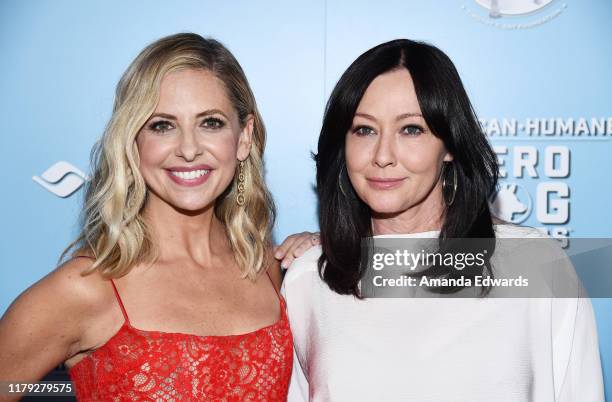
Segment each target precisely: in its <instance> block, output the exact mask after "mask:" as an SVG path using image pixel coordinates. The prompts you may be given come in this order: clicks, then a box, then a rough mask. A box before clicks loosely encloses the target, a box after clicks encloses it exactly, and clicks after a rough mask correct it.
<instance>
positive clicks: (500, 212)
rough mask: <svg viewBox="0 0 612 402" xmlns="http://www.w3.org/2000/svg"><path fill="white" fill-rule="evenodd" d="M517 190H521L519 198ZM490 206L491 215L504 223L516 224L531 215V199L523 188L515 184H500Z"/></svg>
mask: <svg viewBox="0 0 612 402" xmlns="http://www.w3.org/2000/svg"><path fill="white" fill-rule="evenodd" d="M518 190H521V191H520V196H519V194H517V193H519V191H518ZM490 205H491V213H492V214H493V215H495V216H497V217H498V218H500V219H503V220H504V221H506V222H512V223H516V224H518V223H521V222H524V221H525V220H526V219H527V218H528V217H529V214H531V197H530V196H529V193H528V192H527V190H525V189H524V188H523V186H520V185H518V184H516V183H505V184H502V185H501V187H500V189H499V191H498V192H497V193H496V194H495V195H494V196H493V197H492V200H491V203H490Z"/></svg>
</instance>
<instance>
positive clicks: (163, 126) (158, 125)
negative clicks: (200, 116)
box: [148, 117, 225, 134]
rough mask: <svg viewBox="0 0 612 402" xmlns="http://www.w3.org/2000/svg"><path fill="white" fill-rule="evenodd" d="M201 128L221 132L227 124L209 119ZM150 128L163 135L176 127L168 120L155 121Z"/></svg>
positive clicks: (204, 121)
mask: <svg viewBox="0 0 612 402" xmlns="http://www.w3.org/2000/svg"><path fill="white" fill-rule="evenodd" d="M210 123H212V124H210ZM201 126H203V127H204V128H207V129H211V130H220V129H222V128H223V127H225V122H224V121H223V120H221V119H219V118H216V117H207V118H205V119H204V120H203V121H202V124H201ZM148 128H149V130H151V131H153V132H156V133H162V134H163V133H165V132H167V131H170V130H171V129H173V128H174V126H173V125H172V123H170V122H169V121H168V120H158V121H154V122H153V123H151V124H149V126H148Z"/></svg>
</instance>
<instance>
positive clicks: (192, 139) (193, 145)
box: [177, 129, 202, 161]
mask: <svg viewBox="0 0 612 402" xmlns="http://www.w3.org/2000/svg"><path fill="white" fill-rule="evenodd" d="M196 135H197V134H196V133H195V132H194V130H189V129H186V130H183V131H182V132H181V135H180V140H179V141H180V142H179V144H178V146H177V156H180V157H182V158H183V159H185V160H186V161H192V160H194V159H195V158H196V157H197V156H199V155H201V154H202V147H201V144H200V143H199V141H198V139H197V137H196Z"/></svg>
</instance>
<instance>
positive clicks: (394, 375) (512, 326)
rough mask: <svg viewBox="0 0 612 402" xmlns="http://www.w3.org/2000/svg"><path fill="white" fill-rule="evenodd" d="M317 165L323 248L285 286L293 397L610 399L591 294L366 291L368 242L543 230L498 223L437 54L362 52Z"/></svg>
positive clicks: (486, 156)
mask: <svg viewBox="0 0 612 402" xmlns="http://www.w3.org/2000/svg"><path fill="white" fill-rule="evenodd" d="M315 159H316V164H317V192H318V196H319V202H320V222H319V223H320V228H321V247H314V248H312V249H310V250H309V251H307V252H306V253H305V254H304V255H303V256H301V257H300V258H298V259H297V260H296V261H295V262H294V263H293V265H292V266H291V268H290V269H289V272H288V274H287V275H286V277H285V281H284V283H283V291H284V294H285V295H286V298H287V302H288V311H289V317H290V322H291V327H292V331H293V333H294V346H295V352H296V357H297V358H296V359H294V370H293V378H292V383H291V386H290V391H289V401H300V400H311V401H374V400H376V401H408V400H409V401H436V402H440V401H470V402H475V401H476V402H479V401H482V402H485V401H486V402H489V401H513V402H516V401H576V402H577V401H580V402H584V401H603V390H602V377H601V366H600V361H599V353H598V340H597V332H596V327H595V323H594V317H593V311H592V307H591V304H590V302H589V299H588V298H566V299H554V298H538V299H528V298H513V299H504V298H494V297H489V296H487V297H472V298H444V299H440V298H420V299H416V298H412V299H381V298H378V299H363V298H361V294H360V288H359V283H360V280H361V279H362V278H363V275H364V269H363V268H361V267H362V264H361V262H362V261H361V259H362V258H363V253H362V252H361V241H362V239H363V238H370V237H372V236H373V237H375V238H376V237H384V236H391V237H402V238H411V237H413V238H438V239H451V238H475V237H478V238H490V239H495V238H504V237H521V238H529V237H535V238H537V237H542V235H541V234H540V233H539V232H538V231H536V230H534V229H530V228H524V227H519V226H514V225H509V224H503V223H502V222H497V221H494V218H493V217H492V215H491V213H490V211H489V207H488V202H487V199H488V197H489V195H490V194H491V192H492V191H493V190H494V189H495V187H496V184H497V165H496V158H495V154H494V153H493V151H492V149H491V147H490V145H489V143H488V142H487V139H486V137H485V136H484V134H483V133H482V131H481V130H480V127H479V125H478V123H477V119H476V117H475V114H474V112H473V109H472V107H471V104H470V102H469V99H468V97H467V95H466V92H465V90H464V88H463V86H462V84H461V80H460V78H459V75H458V73H457V71H456V69H455V67H454V65H453V63H452V62H451V61H450V59H449V58H448V57H447V56H446V55H445V54H444V53H443V52H441V51H440V50H439V49H437V48H435V47H433V46H430V45H427V44H423V43H418V42H413V41H410V40H396V41H392V42H388V43H384V44H382V45H379V46H377V47H375V48H373V49H371V50H369V51H367V52H366V53H364V54H363V55H361V56H360V57H359V58H358V59H357V60H356V61H355V62H354V63H353V64H352V65H351V66H350V67H349V68H348V70H347V71H346V72H345V73H344V74H343V76H342V77H341V78H340V80H339V82H338V83H337V85H336V87H335V89H334V91H333V92H332V94H331V97H330V99H329V102H328V105H327V110H326V113H325V117H324V120H323V126H322V130H321V135H320V138H319V145H318V153H317V155H316V157H315ZM493 266H495V265H494V264H493ZM489 267H490V265H489ZM452 269H453V268H452V267H451V268H449V272H438V275H439V276H444V275H452Z"/></svg>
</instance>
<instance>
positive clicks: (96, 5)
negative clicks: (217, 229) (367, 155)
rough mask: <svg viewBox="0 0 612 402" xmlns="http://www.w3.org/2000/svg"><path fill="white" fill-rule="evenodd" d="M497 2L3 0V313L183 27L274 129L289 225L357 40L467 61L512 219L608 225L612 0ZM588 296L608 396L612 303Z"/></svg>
mask: <svg viewBox="0 0 612 402" xmlns="http://www.w3.org/2000/svg"><path fill="white" fill-rule="evenodd" d="M497 3H498V4H497V6H495V5H494V4H492V2H491V1H490V0H445V1H436V2H425V1H417V0H413V1H407V0H402V1H399V0H398V1H391V0H384V1H383V0H379V1H377V2H375V3H374V2H370V1H361V0H352V1H331V0H330V1H324V0H309V1H293V2H282V1H265V2H264V1H261V2H252V1H233V2H213V1H203V0H197V1H195V0H194V1H176V2H167V1H146V2H144V1H143V2H135V1H132V2H124V1H118V0H112V1H110V0H106V1H91V2H80V1H76V0H74V1H67V0H38V1H19V0H9V1H6V0H5V1H3V2H2V3H0V49H1V50H2V62H1V63H0V88H2V93H3V96H2V97H1V98H0V110H2V111H3V112H4V115H3V117H2V122H3V124H2V131H3V133H2V135H1V136H0V141H1V142H0V144H1V149H2V151H3V154H4V157H3V158H2V160H1V162H0V163H2V172H3V174H2V178H3V183H2V184H3V197H2V198H1V199H0V206H1V210H2V218H3V219H2V222H4V227H5V230H4V231H3V234H2V235H1V238H0V239H1V241H0V247H1V249H0V251H1V252H0V267H1V282H0V312H2V311H4V310H5V309H6V308H7V307H8V305H9V304H10V302H11V301H12V300H13V299H14V298H15V297H16V296H17V295H18V294H19V293H20V292H21V291H22V290H23V289H25V288H26V287H28V286H29V285H30V284H32V283H33V282H34V281H36V280H37V279H38V278H40V277H42V276H43V275H45V274H46V273H47V272H49V271H50V270H51V269H53V268H54V266H55V262H56V260H57V258H58V256H59V253H60V252H61V250H62V249H63V248H64V247H65V246H66V245H67V244H68V242H69V241H70V240H72V239H73V238H74V236H75V235H76V234H77V230H76V229H77V227H76V218H77V215H78V213H79V209H80V205H81V204H80V202H81V196H82V194H81V191H79V190H78V188H79V185H80V184H81V183H82V181H83V180H84V179H86V175H87V174H88V170H89V167H88V157H89V151H90V149H91V146H92V145H93V143H94V141H95V140H96V139H97V138H98V136H99V135H100V134H101V133H102V131H103V128H104V125H105V123H106V121H107V120H108V118H109V117H110V111H111V107H112V101H113V95H114V87H115V85H116V83H117V81H118V79H119V77H120V75H121V73H122V72H123V70H124V69H125V68H126V67H127V65H128V64H129V62H130V61H131V60H132V59H133V58H134V57H135V56H136V54H137V53H138V52H139V51H140V50H141V49H142V48H143V47H144V46H145V45H147V44H148V43H150V42H151V41H153V40H155V39H158V38H159V37H161V36H165V35H168V34H172V33H176V32H180V31H193V32H196V33H199V34H202V35H204V36H212V37H215V38H217V39H219V40H220V41H222V42H223V43H224V44H226V45H227V46H228V47H229V48H230V50H231V51H232V52H233V53H234V54H235V55H236V57H237V58H238V60H239V61H240V63H241V64H242V66H243V68H244V69H245V71H246V73H247V76H248V78H249V81H250V83H251V85H252V87H253V90H254V92H255V95H256V97H257V101H258V103H259V106H260V109H261V112H262V115H263V117H264V120H265V122H266V125H267V128H268V135H269V137H268V138H269V141H268V148H267V150H266V163H267V181H268V183H269V186H270V188H271V190H272V193H273V195H274V198H275V201H276V203H277V206H278V212H279V214H278V216H279V219H278V222H277V225H276V228H275V234H276V237H277V239H282V238H284V236H286V235H288V234H290V233H294V232H298V231H303V230H316V229H317V224H316V216H315V214H316V202H315V195H314V192H313V190H312V185H313V182H314V166H313V163H312V161H311V159H310V151H311V150H314V149H315V146H316V141H317V137H318V130H319V128H320V122H321V117H322V114H323V109H324V105H325V101H326V98H327V96H328V95H329V92H330V91H331V89H332V88H333V85H334V84H335V82H336V81H337V79H338V78H339V76H340V74H341V73H342V72H343V71H344V70H345V69H346V67H347V66H348V65H349V64H350V62H352V61H353V60H354V59H355V57H357V56H358V55H359V54H361V53H362V52H363V51H365V50H367V49H368V48H370V47H372V46H374V45H376V44H378V43H381V42H383V41H387V40H390V39H395V38H400V37H402V38H410V39H419V40H425V41H428V42H431V43H433V44H435V45H436V46H438V47H440V48H442V49H443V50H444V51H445V52H447V53H448V55H449V56H450V57H451V58H452V59H453V61H454V62H455V64H456V65H457V68H458V70H459V71H460V73H461V76H462V78H463V80H464V83H465V85H466V88H467V90H468V93H469V95H470V96H471V99H472V101H473V103H474V106H475V108H476V110H477V112H478V114H479V116H480V117H481V118H482V119H483V120H482V123H483V126H484V127H485V129H486V131H487V133H488V134H489V135H490V137H491V141H492V142H493V145H494V146H495V148H496V151H497V152H498V155H499V159H500V164H501V165H502V169H503V170H504V171H505V173H506V177H504V180H503V182H502V187H501V188H502V191H500V193H499V195H498V197H497V198H496V199H495V200H493V206H494V208H496V210H497V211H498V212H499V213H500V214H501V215H502V216H504V217H505V218H506V219H510V220H512V221H514V222H517V223H524V224H528V225H531V226H536V227H540V228H543V230H546V231H548V232H549V233H550V234H551V235H554V236H569V237H612V225H611V223H612V213H611V212H610V209H609V207H608V204H609V200H610V198H611V197H612V189H611V187H610V184H612V183H611V182H610V179H609V171H610V168H611V167H612V161H611V159H610V157H609V155H610V152H611V151H612V111H611V110H610V105H612V78H611V74H610V71H612V41H610V38H612V24H610V19H611V17H612V3H610V2H609V1H606V0H589V1H578V0H567V1H561V0H540V1H533V0H499V1H498V2H497ZM538 3H539V4H538ZM66 173H67V175H66ZM73 191H74V192H73ZM593 305H594V307H595V311H596V316H597V320H598V328H599V334H600V345H601V353H602V361H603V364H604V372H605V375H606V378H607V384H606V388H607V390H608V394H610V391H609V390H610V389H612V341H611V339H612V337H611V336H610V334H612V324H611V320H610V318H612V302H611V301H610V300H609V299H594V300H593ZM608 400H610V401H612V398H611V397H610V396H609V397H608Z"/></svg>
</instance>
